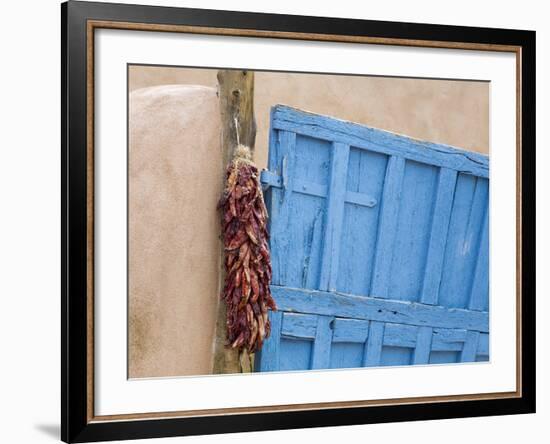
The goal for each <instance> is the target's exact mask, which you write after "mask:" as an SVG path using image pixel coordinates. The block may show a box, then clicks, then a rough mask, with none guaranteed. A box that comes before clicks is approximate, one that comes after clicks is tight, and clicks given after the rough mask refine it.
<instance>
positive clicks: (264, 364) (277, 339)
mask: <svg viewBox="0 0 550 444" xmlns="http://www.w3.org/2000/svg"><path fill="white" fill-rule="evenodd" d="M269 320H270V322H271V334H270V335H269V338H268V339H267V340H266V341H265V342H264V345H263V347H262V349H261V351H260V352H259V353H256V369H257V370H258V371H260V372H273V371H278V370H279V362H280V351H281V329H282V323H283V313H282V312H281V311H270V312H269Z"/></svg>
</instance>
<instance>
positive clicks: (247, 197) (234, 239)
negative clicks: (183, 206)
mask: <svg viewBox="0 0 550 444" xmlns="http://www.w3.org/2000/svg"><path fill="white" fill-rule="evenodd" d="M218 207H219V208H220V209H221V210H222V218H221V224H222V236H223V244H224V250H225V261H224V264H225V273H226V274H225V285H224V288H223V292H222V295H221V297H222V299H223V300H224V301H225V304H226V306H227V341H228V345H229V346H231V347H233V348H237V349H239V350H242V349H244V348H246V349H247V350H248V351H249V352H254V351H258V350H259V349H260V348H261V347H262V344H263V342H264V340H265V339H266V338H267V337H269V334H270V330H271V326H270V323H269V318H268V316H267V311H268V309H271V310H277V307H276V305H275V301H274V300H273V298H272V296H271V290H270V287H269V284H270V281H271V259H270V254H269V244H268V240H269V234H268V231H267V210H266V208H265V203H264V199H263V195H262V190H261V186H260V181H259V177H258V168H257V167H256V166H255V165H254V164H253V163H252V161H251V155H250V150H249V148H248V147H245V146H243V145H239V146H238V147H237V149H236V151H235V156H234V158H233V161H232V162H231V163H230V164H229V165H228V166H227V172H226V187H225V190H224V193H223V196H222V198H221V199H220V202H219V205H218Z"/></svg>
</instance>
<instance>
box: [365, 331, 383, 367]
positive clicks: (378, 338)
mask: <svg viewBox="0 0 550 444" xmlns="http://www.w3.org/2000/svg"><path fill="white" fill-rule="evenodd" d="M383 344H384V324H383V323H382V322H371V323H370V329H369V337H368V339H367V342H366V343H365V349H364V352H363V367H374V366H377V365H380V359H381V357H382V346H383Z"/></svg>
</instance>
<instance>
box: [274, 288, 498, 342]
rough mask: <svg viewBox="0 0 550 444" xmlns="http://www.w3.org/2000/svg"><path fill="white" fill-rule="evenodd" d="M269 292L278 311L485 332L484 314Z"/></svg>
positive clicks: (281, 290) (333, 295)
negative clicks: (275, 302)
mask: <svg viewBox="0 0 550 444" xmlns="http://www.w3.org/2000/svg"><path fill="white" fill-rule="evenodd" d="M271 290H272V293H273V296H274V298H275V300H276V301H277V305H278V307H279V308H280V309H281V310H283V311H291V312H299V313H309V314H320V315H325V316H337V317H343V318H353V319H365V320H374V321H380V322H392V323H396V324H406V325H417V326H426V327H442V328H459V329H465V330H476V331H480V332H488V331H489V314H488V313H487V312H480V311H472V310H466V309H462V308H445V307H441V306H433V305H425V304H420V303H416V302H408V301H395V300H388V299H381V298H373V297H368V296H355V295H348V294H342V293H338V292H324V291H316V290H304V289H300V288H288V287H279V286H275V285H274V286H272V287H271Z"/></svg>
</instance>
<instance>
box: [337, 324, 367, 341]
mask: <svg viewBox="0 0 550 444" xmlns="http://www.w3.org/2000/svg"><path fill="white" fill-rule="evenodd" d="M332 329H333V333H332V342H359V343H363V342H365V341H366V340H367V337H368V335H369V321H361V320H358V319H342V318H336V319H335V320H334V322H333V323H332Z"/></svg>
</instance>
